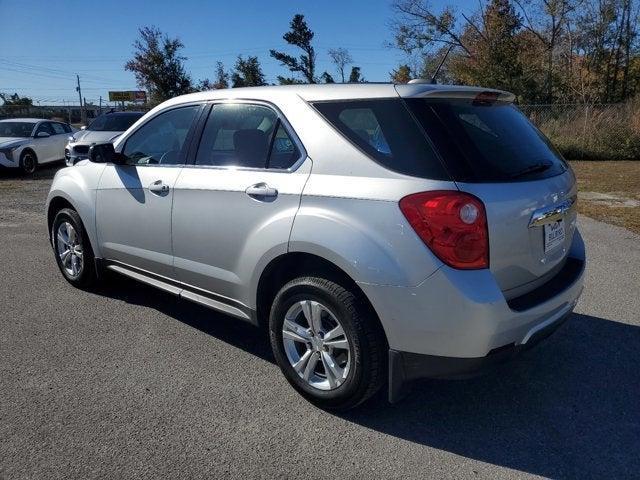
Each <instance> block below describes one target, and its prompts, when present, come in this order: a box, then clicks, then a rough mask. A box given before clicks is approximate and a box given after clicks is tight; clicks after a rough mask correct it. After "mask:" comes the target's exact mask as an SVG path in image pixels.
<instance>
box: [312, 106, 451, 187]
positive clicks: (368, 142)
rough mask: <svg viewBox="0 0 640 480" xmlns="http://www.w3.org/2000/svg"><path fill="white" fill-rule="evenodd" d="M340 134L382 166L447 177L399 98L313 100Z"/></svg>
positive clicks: (435, 177)
mask: <svg viewBox="0 0 640 480" xmlns="http://www.w3.org/2000/svg"><path fill="white" fill-rule="evenodd" d="M314 106H315V108H316V109H317V110H318V111H319V112H320V113H321V114H322V115H323V116H324V117H325V118H326V119H327V120H328V121H329V122H331V124H332V125H333V126H334V127H336V128H337V129H338V130H339V131H340V132H341V133H342V134H343V135H344V136H346V137H347V138H348V139H349V140H351V142H353V143H354V144H355V145H356V146H358V147H359V148H360V149H361V150H362V151H364V152H365V153H366V154H367V155H369V156H370V157H371V158H373V159H374V160H376V161H377V162H378V163H380V164H382V165H383V166H384V167H386V168H389V169H390V170H394V171H396V172H400V173H404V174H406V175H412V176H414V177H422V178H431V179H438V180H448V179H449V177H448V175H447V173H446V172H445V170H444V168H443V166H442V164H441V163H440V160H439V159H438V157H437V155H436V153H435V152H434V150H433V148H432V147H431V145H430V144H429V141H428V140H427V138H426V137H425V135H424V133H423V132H422V130H421V129H420V127H419V126H418V124H417V123H416V122H415V121H414V119H413V118H412V116H411V114H410V112H409V111H408V110H407V108H406V107H405V105H404V104H403V103H402V101H401V100H400V99H380V100H357V101H349V102H321V103H315V104H314Z"/></svg>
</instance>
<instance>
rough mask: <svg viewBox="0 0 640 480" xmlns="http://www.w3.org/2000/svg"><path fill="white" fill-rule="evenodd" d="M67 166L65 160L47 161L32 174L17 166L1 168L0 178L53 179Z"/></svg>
mask: <svg viewBox="0 0 640 480" xmlns="http://www.w3.org/2000/svg"><path fill="white" fill-rule="evenodd" d="M64 167H66V165H65V163H64V162H63V161H60V162H53V163H47V164H45V165H42V166H40V167H38V168H37V169H36V171H35V172H34V173H33V174H32V175H24V174H23V173H22V172H21V171H20V170H18V169H17V168H2V169H0V180H5V179H6V180H18V181H19V180H51V179H53V177H54V176H55V174H56V173H57V171H58V170H60V169H61V168H64Z"/></svg>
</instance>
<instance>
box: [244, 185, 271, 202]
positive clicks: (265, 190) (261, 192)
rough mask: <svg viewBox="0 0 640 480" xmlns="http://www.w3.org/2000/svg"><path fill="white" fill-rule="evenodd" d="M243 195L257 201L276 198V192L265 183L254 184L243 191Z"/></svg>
mask: <svg viewBox="0 0 640 480" xmlns="http://www.w3.org/2000/svg"><path fill="white" fill-rule="evenodd" d="M245 193H246V194H247V195H249V196H250V197H252V198H255V199H257V200H260V199H266V198H275V197H277V196H278V190H276V189H275V188H273V187H270V186H269V185H267V184H266V183H256V184H255V185H251V186H250V187H248V188H247V189H246V190H245Z"/></svg>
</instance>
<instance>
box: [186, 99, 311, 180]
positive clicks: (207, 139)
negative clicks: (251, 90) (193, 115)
mask: <svg viewBox="0 0 640 480" xmlns="http://www.w3.org/2000/svg"><path fill="white" fill-rule="evenodd" d="M299 156H300V152H299V150H298V148H297V147H296V145H295V143H294V142H293V140H292V139H291V136H290V135H289V134H288V132H287V130H286V128H285V127H284V125H283V124H282V123H281V121H280V119H279V118H278V116H277V114H276V112H274V111H273V110H272V109H271V108H269V107H266V106H263V105H251V104H243V103H238V104H232V103H223V104H219V105H214V106H213V108H212V110H211V113H210V114H209V118H208V119H207V123H206V125H205V128H204V131H203V133H202V139H201V141H200V146H199V148H198V154H197V156H196V164H197V165H211V166H230V167H231V166H233V167H244V168H276V169H287V168H290V167H291V166H292V165H293V164H294V163H295V162H296V160H297V159H298V158H299Z"/></svg>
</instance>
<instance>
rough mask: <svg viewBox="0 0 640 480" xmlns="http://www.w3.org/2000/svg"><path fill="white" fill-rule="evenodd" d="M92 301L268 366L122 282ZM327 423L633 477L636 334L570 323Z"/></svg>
mask: <svg viewBox="0 0 640 480" xmlns="http://www.w3.org/2000/svg"><path fill="white" fill-rule="evenodd" d="M97 293H100V294H101V295H107V296H110V297H114V298H118V299H121V300H124V301H127V302H129V303H132V304H136V305H144V306H147V307H149V308H155V309H157V310H158V311H160V312H162V313H164V314H166V315H168V316H170V317H172V318H175V319H176V320H178V321H180V322H182V323H184V324H186V325H189V326H191V327H193V328H196V329H198V330H200V331H202V332H204V333H207V334H209V335H212V336H213V337H215V338H217V339H220V340H222V341H224V342H227V343H229V344H231V345H233V346H235V347H238V348H241V349H242V350H244V351H246V352H248V353H250V354H252V355H256V356H257V357H259V358H261V359H264V360H266V361H269V362H273V357H272V354H271V351H270V347H269V342H268V339H267V336H266V335H265V334H263V332H261V331H260V330H258V329H257V328H255V327H253V326H252V325H249V324H247V323H245V322H242V321H238V320H236V319H233V318H231V317H228V316H226V315H223V314H219V313H216V312H213V311H211V310H209V309H206V308H204V307H200V306H199V305H195V304H192V303H190V302H187V301H183V300H179V299H177V298H175V297H172V296H171V295H169V294H166V293H164V292H161V291H159V290H155V289H153V288H151V287H147V286H144V285H140V284H137V283H135V282H133V281H131V280H128V279H126V280H125V279H120V278H118V283H117V284H116V283H114V282H111V283H110V285H109V286H107V287H104V288H102V289H101V290H100V291H99V292H97ZM334 415H337V416H339V417H340V418H342V419H344V420H347V421H349V422H352V423H354V424H358V425H361V426H363V427H366V428H369V429H372V430H375V431H378V432H381V433H383V434H385V435H391V436H393V437H397V438H400V439H403V440H406V441H409V442H413V443H416V444H420V445H425V446H428V447H432V448H436V449H440V450H444V451H447V452H451V453H454V454H456V455H461V456H464V457H467V458H471V459H475V460H479V461H482V462H486V463H490V464H494V465H500V466H503V467H507V468H511V469H515V470H519V471H522V472H526V473H531V474H535V475H541V476H544V477H552V478H602V477H605V476H608V477H612V478H630V477H636V476H638V472H640V327H637V326H633V325H628V324H624V323H620V322H616V321H614V320H608V319H604V318H599V317H595V316H590V315H582V314H574V315H573V316H572V317H571V318H570V319H569V321H568V322H567V323H566V324H565V325H564V326H563V327H562V328H561V329H559V331H558V332H557V333H556V334H554V335H553V336H552V337H551V338H549V339H548V340H546V341H545V342H543V343H542V344H541V345H539V346H538V347H536V348H534V349H532V350H531V351H528V352H526V353H524V354H523V355H522V356H521V357H519V358H517V359H516V360H514V361H513V362H510V363H509V364H507V365H504V366H502V367H500V368H499V369H497V370H494V371H492V372H491V373H490V374H487V375H485V376H482V377H477V378H473V379H467V380H451V381H444V380H439V381H435V380H432V381H423V382H420V383H417V384H416V385H414V387H413V391H412V392H411V393H410V395H409V396H408V397H407V398H406V399H405V400H403V401H401V402H399V403H397V404H393V405H391V404H388V403H387V402H386V400H385V398H384V395H383V394H381V395H379V396H378V397H376V398H375V399H374V400H373V401H371V402H369V403H367V404H366V405H364V406H363V407H361V408H360V409H357V410H355V411H351V412H347V413H341V414H334ZM427 454H428V453H427ZM390 461H392V460H390Z"/></svg>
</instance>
